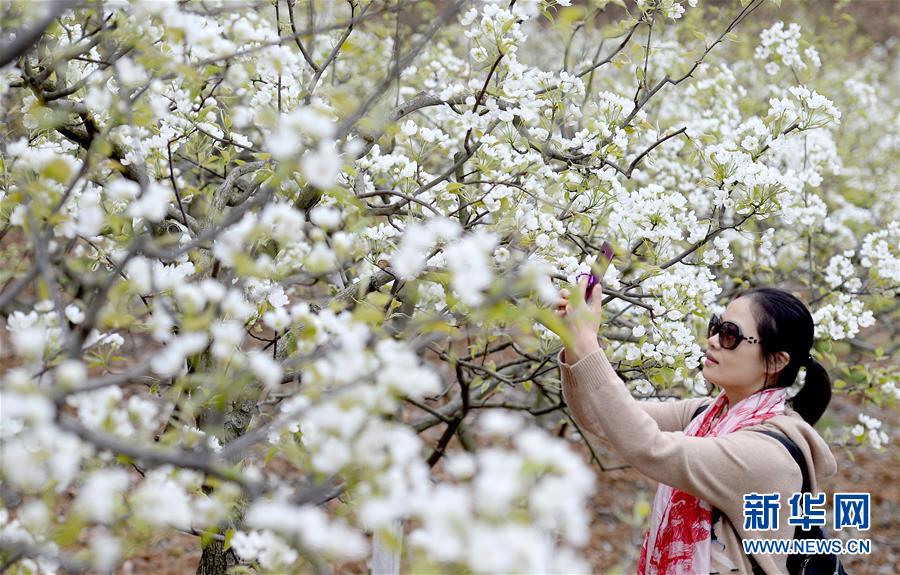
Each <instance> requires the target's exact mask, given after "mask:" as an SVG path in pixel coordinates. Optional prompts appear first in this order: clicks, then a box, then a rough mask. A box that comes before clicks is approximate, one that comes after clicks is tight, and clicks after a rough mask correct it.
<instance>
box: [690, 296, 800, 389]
mask: <svg viewBox="0 0 900 575" xmlns="http://www.w3.org/2000/svg"><path fill="white" fill-rule="evenodd" d="M750 302H751V300H750V298H749V297H739V298H737V299H735V300H732V302H731V303H730V304H728V307H726V308H725V312H724V313H723V314H722V315H721V319H722V321H723V322H724V321H730V322H732V323H735V324H737V325H738V326H740V328H741V333H742V334H743V335H744V336H745V337H752V338H754V341H759V339H760V338H759V332H758V331H757V330H756V320H755V319H754V318H753V313H752V312H751V309H750V305H751V303H750ZM784 355H785V356H786V355H787V354H784ZM785 363H786V362H785ZM769 369H770V371H771V370H773V369H774V367H773V366H770V368H769ZM703 376H704V377H705V378H706V380H707V381H708V382H710V383H713V384H715V385H718V386H719V387H721V388H722V389H723V390H724V391H725V393H726V394H727V395H728V400H729V403H731V404H732V405H734V404H735V403H737V402H738V401H741V400H742V399H744V398H746V397H748V396H750V395H752V394H753V393H755V392H757V391H759V390H760V389H762V388H763V384H764V383H765V381H766V362H765V359H764V357H763V353H762V346H761V345H760V344H759V343H750V342H748V341H747V340H746V339H745V340H742V341H741V342H740V343H739V344H738V346H737V347H736V348H734V349H725V348H724V347H722V344H721V343H720V342H719V334H718V333H717V334H715V335H714V336H712V337H711V338H709V340H708V341H707V352H706V357H705V358H704V362H703ZM769 377H770V379H771V378H773V377H774V376H773V375H772V374H771V373H770V376H769Z"/></svg>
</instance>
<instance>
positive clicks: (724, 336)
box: [706, 314, 759, 349]
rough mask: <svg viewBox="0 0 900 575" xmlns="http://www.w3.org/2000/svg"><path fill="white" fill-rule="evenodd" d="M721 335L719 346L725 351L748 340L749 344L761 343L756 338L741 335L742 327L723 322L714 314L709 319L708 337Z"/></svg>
mask: <svg viewBox="0 0 900 575" xmlns="http://www.w3.org/2000/svg"><path fill="white" fill-rule="evenodd" d="M716 334H719V345H721V346H722V347H724V348H725V349H734V348H736V347H737V346H739V345H740V344H741V342H742V341H744V340H747V343H759V340H758V339H756V338H755V337H751V336H746V335H744V334H743V333H741V326H739V325H738V324H736V323H732V322H730V321H722V318H720V317H719V316H718V315H716V314H713V316H712V317H711V318H710V319H709V326H708V327H707V328H706V337H712V336H714V335H716Z"/></svg>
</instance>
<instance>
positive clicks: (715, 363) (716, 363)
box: [706, 355, 719, 365]
mask: <svg viewBox="0 0 900 575" xmlns="http://www.w3.org/2000/svg"><path fill="white" fill-rule="evenodd" d="M718 364H719V362H718V361H716V360H714V359H713V358H711V357H710V356H708V355H707V356H706V365H718Z"/></svg>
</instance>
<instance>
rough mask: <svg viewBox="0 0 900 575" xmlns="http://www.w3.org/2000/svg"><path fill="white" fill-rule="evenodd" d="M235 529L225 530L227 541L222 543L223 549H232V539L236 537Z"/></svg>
mask: <svg viewBox="0 0 900 575" xmlns="http://www.w3.org/2000/svg"><path fill="white" fill-rule="evenodd" d="M234 534H235V530H234V529H228V530H227V531H225V543H224V544H223V545H222V547H223V551H228V550H229V549H231V540H232V539H233V538H234Z"/></svg>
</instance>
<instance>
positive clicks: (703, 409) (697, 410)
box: [691, 403, 710, 419]
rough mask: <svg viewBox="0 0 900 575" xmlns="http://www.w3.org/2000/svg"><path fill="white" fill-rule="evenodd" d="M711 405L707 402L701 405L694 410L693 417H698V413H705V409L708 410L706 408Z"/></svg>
mask: <svg viewBox="0 0 900 575" xmlns="http://www.w3.org/2000/svg"><path fill="white" fill-rule="evenodd" d="M709 405H710V404H708V403H707V404H705V405H701V406H700V407H698V408H697V409H696V410H695V411H694V415H692V416H691V419H694V418H695V417H697V416H698V415H700V414H701V413H703V412H704V411H706V408H707V407H709Z"/></svg>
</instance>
